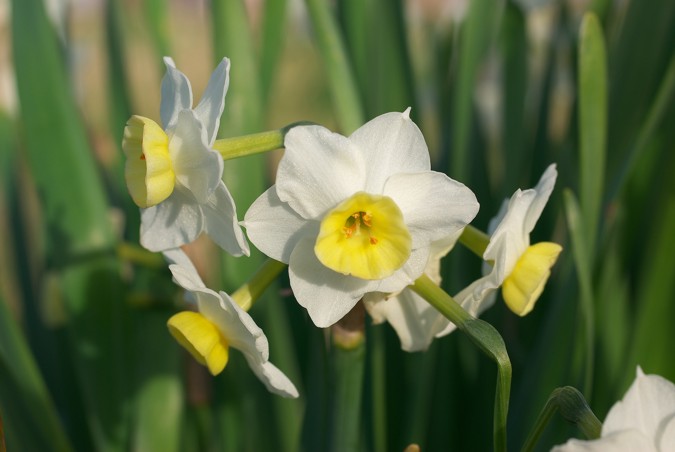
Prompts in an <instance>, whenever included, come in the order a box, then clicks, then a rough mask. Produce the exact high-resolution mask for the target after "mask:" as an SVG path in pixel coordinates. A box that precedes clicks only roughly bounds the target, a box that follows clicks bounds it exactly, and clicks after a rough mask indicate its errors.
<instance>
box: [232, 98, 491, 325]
mask: <svg viewBox="0 0 675 452" xmlns="http://www.w3.org/2000/svg"><path fill="white" fill-rule="evenodd" d="M409 112H410V109H408V110H406V111H405V112H404V113H387V114H384V115H382V116H379V117H377V118H375V119H373V120H372V121H370V122H368V123H367V124H365V125H364V126H363V127H361V128H359V129H358V130H357V131H356V132H354V133H353V134H352V135H351V136H350V137H348V138H347V137H343V136H341V135H338V134H335V133H332V132H330V131H329V130H327V129H325V128H323V127H319V126H304V127H296V128H294V129H292V130H291V131H290V132H289V133H288V135H286V138H285V147H286V152H285V154H284V157H283V158H282V159H281V162H280V164H279V170H278V172H277V181H276V185H274V186H272V187H271V188H270V189H269V190H267V191H266V192H265V193H264V194H263V195H262V196H260V197H259V198H258V199H257V200H256V201H255V203H254V204H253V205H252V206H251V208H250V209H249V211H248V212H247V213H246V216H245V218H244V223H243V224H244V226H245V227H246V229H247V232H248V236H249V239H250V240H251V241H252V242H253V243H254V244H255V245H256V246H257V247H258V248H259V249H260V250H261V251H262V252H263V253H265V254H267V255H268V256H269V257H271V258H273V259H276V260H279V261H281V262H285V263H288V264H289V275H290V282H291V287H292V289H293V292H294V294H295V297H296V299H297V300H298V302H299V303H300V304H301V305H302V306H304V307H305V308H306V309H307V310H308V312H309V315H310V317H311V318H312V320H313V321H314V323H315V324H316V325H317V326H319V327H327V326H329V325H332V324H333V323H335V322H337V321H338V320H339V319H340V318H342V317H343V316H344V315H345V314H346V313H347V312H349V310H350V309H351V308H352V307H353V306H354V305H355V304H356V303H357V302H358V300H359V299H361V297H363V295H364V294H366V293H368V292H373V291H379V292H396V291H399V290H401V289H403V288H404V287H405V286H407V285H409V284H411V283H412V282H413V281H414V280H415V279H417V278H418V277H419V276H420V275H421V274H422V272H423V271H424V268H425V266H426V263H427V259H428V257H429V253H430V245H431V243H432V242H433V241H435V240H438V239H440V238H442V237H446V236H448V235H451V234H453V233H455V232H456V231H458V230H460V229H462V228H463V227H464V226H465V225H466V224H467V223H468V222H470V221H471V220H472V219H473V217H474V216H475V215H476V212H477V211H478V202H477V201H476V197H475V196H474V194H473V192H471V190H469V189H468V188H467V187H465V186H464V185H462V184H460V183H459V182H456V181H454V180H452V179H450V178H449V177H447V176H446V175H444V174H442V173H437V172H434V171H431V170H430V161H429V152H428V150H427V146H426V144H425V142H424V138H423V136H422V133H421V132H420V130H419V129H418V128H417V126H416V125H415V124H414V123H413V122H412V121H411V120H410V117H409Z"/></svg>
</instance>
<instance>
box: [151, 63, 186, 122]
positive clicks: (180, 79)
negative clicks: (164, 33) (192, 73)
mask: <svg viewBox="0 0 675 452" xmlns="http://www.w3.org/2000/svg"><path fill="white" fill-rule="evenodd" d="M164 64H165V66H166V74H164V77H163V78H162V85H161V92H162V98H161V101H160V107H159V115H160V118H161V119H162V125H163V127H164V130H170V129H172V128H173V127H174V125H175V123H176V120H177V119H178V113H180V112H181V111H182V110H185V109H190V108H192V87H191V86H190V81H189V80H188V78H187V77H186V76H185V74H183V73H182V72H181V71H179V70H178V69H176V63H174V61H173V60H172V59H171V58H170V57H164Z"/></svg>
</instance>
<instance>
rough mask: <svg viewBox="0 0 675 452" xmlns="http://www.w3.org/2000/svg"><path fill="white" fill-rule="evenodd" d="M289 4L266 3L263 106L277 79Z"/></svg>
mask: <svg viewBox="0 0 675 452" xmlns="http://www.w3.org/2000/svg"><path fill="white" fill-rule="evenodd" d="M287 3H288V2H287V0H268V1H266V2H265V16H264V18H263V31H262V33H263V38H262V49H261V54H260V89H261V98H262V103H263V105H266V104H267V100H268V99H269V96H270V91H271V89H272V87H273V86H274V81H275V79H276V77H275V75H276V74H277V66H278V64H277V63H278V61H279V56H280V55H281V50H282V47H283V43H284V34H285V33H284V32H285V30H286V9H287V8H286V4H287Z"/></svg>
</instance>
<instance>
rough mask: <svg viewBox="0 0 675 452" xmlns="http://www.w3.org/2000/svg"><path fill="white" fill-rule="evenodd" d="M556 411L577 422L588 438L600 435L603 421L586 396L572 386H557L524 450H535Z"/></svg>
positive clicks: (528, 451) (572, 421) (574, 422)
mask: <svg viewBox="0 0 675 452" xmlns="http://www.w3.org/2000/svg"><path fill="white" fill-rule="evenodd" d="M556 411H560V415H561V416H562V417H563V418H564V419H565V420H566V421H568V422H571V423H573V424H575V425H576V426H577V427H579V429H580V430H581V431H582V432H583V434H584V435H585V436H586V438H588V439H597V438H599V437H600V432H601V430H602V423H600V421H599V420H598V418H597V417H596V416H595V414H594V413H593V411H592V410H591V408H590V407H589V406H588V403H587V402H586V399H584V396H583V395H582V394H581V393H580V392H579V391H578V390H577V389H576V388H573V387H571V386H565V387H563V388H557V389H555V390H554V391H553V392H552V393H551V396H550V397H549V398H548V400H547V401H546V405H545V406H544V408H543V409H542V410H541V413H539V417H538V418H537V421H536V423H535V425H534V427H533V428H532V431H531V432H530V435H529V436H528V437H527V440H526V441H525V444H524V445H523V448H522V452H530V451H532V450H534V446H536V444H537V442H538V441H539V437H540V436H541V434H542V433H543V432H544V430H545V429H546V426H547V425H548V423H549V422H550V420H551V418H552V417H553V415H554V414H555V412H556Z"/></svg>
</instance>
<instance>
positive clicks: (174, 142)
mask: <svg viewBox="0 0 675 452" xmlns="http://www.w3.org/2000/svg"><path fill="white" fill-rule="evenodd" d="M169 153H170V155H171V162H172V163H173V170H174V172H175V173H176V181H177V182H178V183H180V184H181V185H182V186H183V187H186V188H187V189H188V190H190V191H191V192H192V194H193V195H194V196H195V198H197V200H198V201H199V203H200V204H203V203H205V202H206V199H207V198H208V197H209V196H210V195H211V194H212V193H213V191H214V190H215V189H216V187H217V186H218V184H219V183H220V181H221V178H222V176H223V158H222V157H221V156H220V154H219V153H218V152H216V151H214V150H212V149H210V148H209V146H208V144H207V142H206V131H205V130H204V126H203V125H202V123H201V122H200V121H199V119H197V116H196V115H195V112H193V111H192V110H183V111H181V112H180V114H179V115H178V120H177V122H176V127H175V129H174V133H173V135H171V137H170V139H169Z"/></svg>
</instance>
